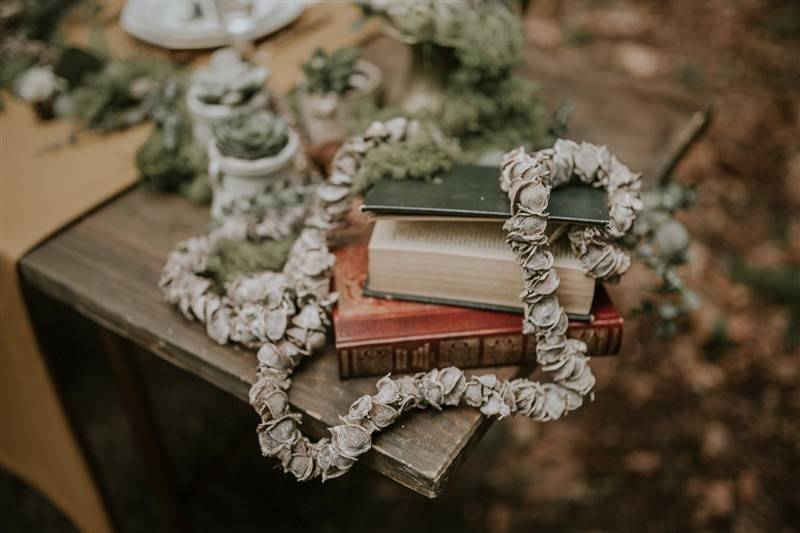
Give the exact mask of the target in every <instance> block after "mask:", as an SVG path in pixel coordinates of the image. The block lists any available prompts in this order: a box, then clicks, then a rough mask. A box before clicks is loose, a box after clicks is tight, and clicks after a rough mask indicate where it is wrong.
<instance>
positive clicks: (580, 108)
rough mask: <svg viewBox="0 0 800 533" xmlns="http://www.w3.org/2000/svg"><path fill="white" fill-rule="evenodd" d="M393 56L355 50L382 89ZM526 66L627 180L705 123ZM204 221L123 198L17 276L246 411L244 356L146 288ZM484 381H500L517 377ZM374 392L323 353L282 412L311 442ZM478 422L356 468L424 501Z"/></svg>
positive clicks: (251, 366) (64, 234) (638, 93)
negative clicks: (382, 69) (623, 166)
mask: <svg viewBox="0 0 800 533" xmlns="http://www.w3.org/2000/svg"><path fill="white" fill-rule="evenodd" d="M397 46H398V45H397V44H395V43H393V42H391V41H388V40H387V39H385V38H381V39H377V40H376V41H375V42H373V43H372V44H370V46H368V48H367V50H366V55H367V57H368V58H371V59H372V60H373V61H375V62H376V63H378V64H381V65H387V62H388V61H389V60H391V66H389V65H387V69H386V71H387V78H389V80H390V83H391V76H398V75H401V73H402V69H401V68H399V67H398V66H397V65H402V62H403V61H407V54H405V53H404V52H403V51H402V50H400V49H398V47H397ZM529 59H530V60H529V62H528V65H527V72H528V73H530V74H531V75H534V76H535V77H536V78H537V79H538V80H540V81H541V83H542V86H543V88H544V95H545V97H546V99H547V100H548V101H550V102H556V101H562V100H570V101H572V102H573V104H574V105H575V108H576V118H575V120H574V123H573V124H574V127H573V129H572V130H571V136H572V137H573V138H575V139H585V140H589V141H594V142H604V143H606V144H608V145H609V147H610V148H611V150H612V151H614V152H615V153H616V154H617V155H618V156H619V157H620V159H621V160H622V161H624V162H626V163H628V164H629V165H630V166H631V168H632V169H635V170H642V171H644V172H645V173H646V175H648V176H651V177H652V178H654V179H660V178H661V177H662V176H663V175H665V174H666V173H668V172H669V170H670V169H671V167H672V165H673V164H674V162H675V161H676V160H677V158H678V157H679V156H680V155H681V154H682V153H683V151H684V150H685V149H686V147H687V146H688V144H689V143H690V142H691V140H692V139H693V138H695V136H696V135H697V134H698V133H699V131H700V129H702V126H703V124H704V123H705V121H706V113H705V112H704V111H703V106H702V105H700V104H699V103H698V102H697V100H696V99H693V98H690V97H687V96H685V95H683V94H681V93H680V92H676V91H674V90H665V89H656V88H654V87H650V86H646V85H645V84H642V83H630V82H628V81H627V80H621V79H619V78H618V77H616V76H613V75H609V74H599V73H598V74H592V75H589V74H588V73H586V72H585V71H584V72H581V73H580V74H581V75H580V76H579V75H578V74H579V73H578V72H574V71H571V70H570V69H569V68H568V67H567V66H565V65H564V63H563V62H561V61H559V60H558V59H555V58H548V57H546V56H544V55H542V54H540V53H536V52H534V51H531V53H530V56H529ZM389 74H390V75H389ZM87 164H90V162H87ZM64 179H69V176H64ZM207 222H208V210H207V209H206V208H200V207H196V206H193V205H191V204H189V203H188V202H187V201H185V200H183V199H182V198H178V197H175V196H159V195H154V194H148V193H145V192H143V191H141V190H136V189H134V190H130V191H128V192H126V193H123V194H122V195H120V196H119V197H117V198H114V199H112V200H110V201H109V202H107V203H106V204H105V205H104V206H102V207H100V208H99V209H97V210H96V211H94V212H93V213H90V214H88V215H87V216H85V217H84V218H82V219H81V220H79V221H77V222H75V223H74V224H72V225H71V226H69V227H67V228H64V229H63V230H62V231H61V232H60V233H58V234H57V235H56V236H54V237H53V238H51V239H50V240H48V241H47V242H45V243H44V244H42V245H41V246H39V247H38V248H37V249H35V250H34V251H32V252H31V253H29V254H28V255H27V256H26V257H25V258H24V259H23V260H22V261H21V270H22V275H23V278H24V280H25V282H26V283H28V284H30V285H32V286H34V287H35V288H36V289H38V290H39V291H42V292H44V293H45V294H47V295H48V296H50V297H52V298H55V299H57V300H60V301H62V302H65V303H67V304H68V305H70V306H72V307H73V308H74V309H75V310H77V311H78V312H79V313H82V314H84V315H85V316H87V317H89V318H90V319H92V320H94V321H95V322H97V323H98V324H99V325H100V326H102V327H103V328H107V330H110V331H111V332H113V333H115V334H116V335H118V336H120V337H122V338H123V339H126V340H127V341H130V342H133V343H135V344H137V345H139V346H141V347H143V348H145V349H147V350H148V351H150V352H152V353H153V354H155V355H157V356H158V357H161V358H163V359H165V360H166V361H168V362H170V363H172V364H174V365H176V366H178V367H180V368H182V369H184V370H186V371H188V372H191V373H192V374H195V375H197V376H199V377H201V378H203V379H205V380H207V381H209V382H210V383H212V384H214V385H216V386H218V387H220V388H221V389H223V390H225V391H228V392H229V393H231V394H233V395H234V396H236V397H238V398H240V399H242V400H243V401H246V399H247V392H248V389H249V387H250V385H251V384H252V383H253V381H254V379H255V370H256V358H255V356H254V354H252V353H249V352H246V351H243V350H239V349H235V348H230V347H221V346H218V345H216V344H215V343H213V342H212V341H211V340H210V339H209V338H208V337H207V336H206V333H205V329H204V328H203V327H201V326H200V325H199V324H197V323H190V322H187V321H186V320H185V319H184V318H183V317H182V316H181V315H180V314H179V312H178V311H177V310H176V309H175V308H173V307H172V306H170V305H168V304H166V303H164V302H163V301H162V299H161V296H160V294H159V292H158V289H157V288H156V283H157V281H158V278H159V272H160V270H161V267H162V266H163V263H164V260H165V258H166V256H167V253H168V252H169V250H170V249H171V248H172V246H173V245H174V244H175V243H176V242H177V241H179V240H181V239H184V238H186V237H189V236H191V235H196V234H202V233H204V232H205V230H206V224H207ZM494 371H495V372H497V373H498V375H499V376H501V377H503V378H508V377H511V376H513V375H515V374H516V373H517V372H519V369H517V368H512V367H506V368H503V369H496V370H494ZM374 381H375V380H374V379H372V378H367V379H354V380H349V381H340V380H339V378H338V370H337V362H336V357H335V354H334V352H333V350H332V349H330V348H329V349H327V350H326V351H325V352H324V353H320V354H317V355H315V356H314V357H313V358H312V359H311V360H309V361H307V362H305V363H303V365H302V366H301V367H300V368H299V369H298V372H297V373H296V375H295V380H294V386H293V387H292V390H291V395H290V401H291V403H292V404H293V406H294V407H295V408H296V409H297V410H298V411H300V412H302V413H303V415H304V423H303V429H304V431H306V432H308V433H309V434H310V435H312V436H314V437H320V436H323V435H325V434H326V431H325V428H326V427H327V426H330V425H332V424H335V423H337V422H338V416H339V415H340V414H341V413H345V412H346V410H347V408H348V406H349V405H350V403H351V402H352V401H353V400H355V399H356V398H358V397H359V396H361V395H363V394H368V393H372V392H373V391H374ZM489 423H490V422H489V421H488V420H486V419H484V418H483V417H482V416H480V415H479V414H478V413H477V411H476V410H474V409H452V410H448V411H445V412H443V413H433V412H419V413H414V414H413V415H410V416H405V417H404V418H403V419H401V420H400V421H399V422H398V423H397V424H396V425H395V426H394V427H393V428H391V430H389V431H387V432H385V433H384V434H381V435H380V436H378V437H377V439H376V441H375V445H374V447H373V449H372V450H371V451H370V452H369V453H368V454H366V455H365V456H364V457H363V458H362V460H361V461H362V462H363V463H364V464H367V465H369V466H370V467H372V468H374V469H375V470H377V471H378V472H380V473H382V474H384V475H386V476H388V477H390V478H391V479H393V480H395V481H397V482H399V483H402V484H403V485H406V486H408V487H409V488H411V489H413V490H415V491H417V492H419V493H421V494H424V495H426V496H429V497H435V496H437V495H438V494H440V493H441V492H442V490H443V489H444V487H445V485H446V483H447V480H448V478H449V477H450V475H451V474H452V473H453V472H454V470H455V469H456V468H457V466H458V465H459V464H460V463H461V462H462V461H463V460H464V458H465V456H466V453H467V451H468V450H469V449H470V447H471V446H472V445H473V444H475V442H476V441H477V440H478V438H479V437H480V436H481V434H482V433H483V432H484V431H485V430H486V428H487V427H488V424H489ZM253 431H254V432H253V439H255V438H256V435H255V427H254V428H253Z"/></svg>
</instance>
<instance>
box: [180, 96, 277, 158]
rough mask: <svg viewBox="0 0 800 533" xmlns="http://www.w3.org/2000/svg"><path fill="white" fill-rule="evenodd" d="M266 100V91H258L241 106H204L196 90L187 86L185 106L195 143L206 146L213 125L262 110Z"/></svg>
mask: <svg viewBox="0 0 800 533" xmlns="http://www.w3.org/2000/svg"><path fill="white" fill-rule="evenodd" d="M267 100H268V97H267V93H266V91H263V90H260V91H258V92H257V93H256V94H254V95H253V96H251V97H250V98H249V99H248V100H247V102H245V103H244V104H242V105H238V106H228V105H221V104H206V103H204V102H202V101H201V100H200V99H199V98H197V88H196V87H193V86H189V90H188V91H186V105H187V106H188V108H189V113H190V114H191V116H192V133H193V135H194V139H195V141H197V142H198V143H199V144H200V145H201V146H205V145H207V144H208V142H209V140H210V139H211V128H212V127H213V126H214V124H216V123H218V122H221V121H222V120H225V119H227V118H230V117H234V116H236V115H241V114H244V113H252V112H253V111H258V110H260V109H264V108H265V107H266V106H267Z"/></svg>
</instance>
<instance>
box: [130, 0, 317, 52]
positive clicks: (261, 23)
mask: <svg viewBox="0 0 800 533" xmlns="http://www.w3.org/2000/svg"><path fill="white" fill-rule="evenodd" d="M195 4H200V6H201V10H202V13H203V16H202V17H197V16H195V15H194V10H195V8H194V6H195ZM308 4H309V2H305V1H291V0H278V1H275V0H270V1H263V0H262V1H255V2H253V29H252V30H250V31H249V32H247V34H246V36H247V38H248V39H250V40H255V39H260V38H261V37H264V36H266V35H269V34H270V33H273V32H275V31H277V30H279V29H281V28H283V27H284V26H286V25H287V24H289V23H291V22H293V21H294V20H295V19H297V17H299V16H300V14H301V13H302V12H303V10H304V9H305V8H306V6H307V5H308ZM120 25H121V26H122V28H123V29H124V30H125V31H127V32H128V33H130V34H131V35H133V36H134V37H137V38H139V39H141V40H143V41H146V42H148V43H150V44H154V45H156V46H161V47H163V48H170V49H174V50H193V49H199V48H216V47H219V46H225V45H226V44H228V37H227V36H226V35H225V32H224V30H223V28H222V25H221V24H220V22H219V18H218V17H217V14H216V10H215V8H214V2H213V1H212V0H195V1H191V0H162V1H156V2H154V1H153V0H128V1H127V2H126V3H125V7H124V8H123V10H122V14H121V15H120Z"/></svg>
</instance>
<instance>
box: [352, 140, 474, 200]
mask: <svg viewBox="0 0 800 533" xmlns="http://www.w3.org/2000/svg"><path fill="white" fill-rule="evenodd" d="M458 155H459V148H458V146H457V144H455V143H454V142H453V141H452V140H450V139H448V138H446V137H445V136H444V135H442V133H441V132H440V131H439V130H437V129H436V128H434V127H432V126H430V125H425V124H423V126H422V129H421V131H420V132H419V133H418V134H416V135H413V136H411V137H410V138H409V139H406V140H403V141H400V142H395V143H386V144H382V145H380V146H378V147H376V148H373V149H372V150H370V151H369V152H367V154H366V156H365V157H364V160H363V161H362V163H361V167H360V168H359V170H358V172H356V174H355V176H353V184H352V189H353V191H354V192H355V193H361V192H364V191H365V190H367V189H368V188H369V187H370V186H372V185H373V184H375V183H376V182H377V181H378V180H380V179H396V180H397V179H416V180H425V181H429V180H433V179H435V178H436V177H437V176H439V175H441V174H442V173H445V172H447V171H448V170H450V169H451V168H452V167H453V162H454V160H455V159H456V158H457V157H458Z"/></svg>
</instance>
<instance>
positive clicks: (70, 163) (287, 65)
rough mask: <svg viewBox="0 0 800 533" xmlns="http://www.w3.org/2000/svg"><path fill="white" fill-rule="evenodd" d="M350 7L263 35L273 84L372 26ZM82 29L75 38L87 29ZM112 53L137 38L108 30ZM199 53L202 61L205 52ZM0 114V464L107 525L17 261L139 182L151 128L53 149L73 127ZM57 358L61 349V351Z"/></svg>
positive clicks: (322, 9)
mask: <svg viewBox="0 0 800 533" xmlns="http://www.w3.org/2000/svg"><path fill="white" fill-rule="evenodd" d="M358 17H359V13H358V11H357V10H356V9H355V8H353V7H352V6H343V5H336V4H319V5H315V6H312V7H311V8H309V9H307V10H306V12H304V13H303V15H302V16H301V17H300V19H298V20H297V21H296V22H295V23H294V24H293V25H291V26H290V27H288V28H287V29H285V30H284V31H282V32H280V33H278V34H276V35H275V36H274V37H273V38H270V39H268V40H267V41H265V42H264V43H263V44H262V45H261V47H260V50H259V51H258V52H257V53H256V56H255V58H256V61H259V60H263V61H265V62H266V63H267V64H268V65H269V67H270V69H271V74H270V79H269V80H268V82H267V86H268V87H270V88H272V89H274V90H276V91H278V92H285V91H286V90H288V89H289V88H291V87H292V86H293V85H294V83H295V82H296V81H297V79H298V76H299V73H300V65H301V64H302V63H303V62H304V61H305V60H307V59H308V57H309V56H310V55H311V53H312V51H313V50H314V48H316V47H317V46H322V47H323V48H326V49H328V50H332V49H334V48H338V47H341V46H350V45H353V44H357V43H359V42H362V41H364V40H365V39H366V38H367V37H369V36H371V35H374V34H375V33H376V29H377V27H376V26H375V24H367V25H364V26H363V27H361V28H360V29H359V31H357V32H356V31H353V27H354V23H355V22H356V20H357V19H358ZM85 30H86V28H83V29H81V28H78V29H77V30H76V31H73V32H70V34H71V35H73V36H74V35H78V36H79V38H78V40H80V34H81V33H83V34H84V35H85ZM107 38H108V40H109V45H110V48H111V50H112V52H113V53H114V54H115V55H116V56H120V55H128V54H129V53H130V51H131V50H132V49H135V48H137V47H139V48H141V45H139V44H137V43H136V42H135V41H134V40H133V39H132V38H130V37H128V36H127V35H125V34H123V33H122V32H121V31H120V30H119V28H112V29H111V30H110V31H109V33H108V36H107ZM201 60H202V59H201ZM3 98H4V103H5V110H3V111H2V112H0V466H2V467H4V468H6V469H8V470H9V471H11V472H13V473H14V474H15V475H17V476H19V477H20V478H22V479H24V480H25V481H27V482H28V483H30V484H31V485H33V486H35V487H36V488H37V489H38V490H40V491H41V492H42V493H43V494H44V495H45V496H46V497H47V498H49V499H50V500H51V501H52V503H53V504H55V505H56V506H57V507H58V508H59V509H60V510H61V511H62V512H63V513H64V514H65V515H66V516H67V517H68V518H69V519H70V520H72V522H73V523H74V524H75V525H76V526H77V527H78V528H79V529H80V530H82V531H87V532H102V531H110V530H111V523H110V521H109V518H108V513H107V510H106V509H105V507H104V505H103V502H102V500H101V498H100V494H99V491H98V489H97V487H96V485H95V483H94V480H93V479H92V476H91V473H90V470H89V468H88V466H87V464H86V461H85V458H84V457H83V455H82V453H81V450H80V448H79V446H78V443H77V441H76V439H75V435H74V433H73V431H72V428H71V427H70V425H69V423H68V421H67V418H66V416H65V412H64V409H63V406H62V405H61V403H60V401H59V398H58V395H57V393H56V390H55V388H54V385H53V382H52V380H51V376H50V375H49V373H48V369H47V365H46V363H45V360H44V358H43V357H42V354H41V352H40V350H39V347H38V345H37V342H36V338H35V336H34V331H33V328H32V325H31V323H30V320H29V317H28V313H27V310H26V308H25V302H24V300H23V296H22V291H21V288H20V285H19V281H20V280H19V277H18V269H17V262H18V261H19V260H20V258H22V257H23V256H24V255H25V254H26V253H27V252H28V251H30V250H31V249H32V248H33V247H35V246H36V245H37V244H39V243H41V242H42V241H44V240H45V239H47V238H48V237H49V236H51V235H52V234H53V233H55V232H57V231H58V230H59V229H60V228H62V227H64V226H65V225H67V224H69V223H70V222H71V221H73V220H75V219H76V218H77V217H80V216H81V215H83V214H84V213H86V212H87V211H89V210H91V209H92V208H94V207H96V206H97V205H99V204H100V203H102V202H103V201H105V200H107V199H108V198H110V197H112V196H114V195H115V194H118V193H120V192H122V191H124V190H125V189H127V188H129V187H130V186H131V185H133V184H134V183H135V182H136V180H137V176H136V170H135V167H134V155H135V153H136V149H137V148H138V147H139V146H140V145H141V144H142V143H143V142H144V141H145V139H146V137H147V135H148V133H149V131H150V128H151V126H149V125H142V126H138V127H135V128H131V129H129V130H126V131H122V132H118V133H113V134H108V135H94V134H85V135H82V136H81V139H80V142H79V143H77V144H75V145H65V146H63V147H61V148H58V149H54V150H47V149H46V148H47V147H50V146H53V145H55V144H58V143H63V141H65V140H66V139H67V138H68V136H69V133H70V131H72V128H73V127H74V125H72V124H70V123H69V122H68V121H54V122H50V123H41V122H38V121H37V120H36V119H35V117H34V115H33V110H32V109H31V108H30V107H29V106H28V105H26V104H24V103H21V102H18V101H16V100H14V99H13V98H11V97H9V96H8V95H3ZM55 356H57V354H55Z"/></svg>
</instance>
